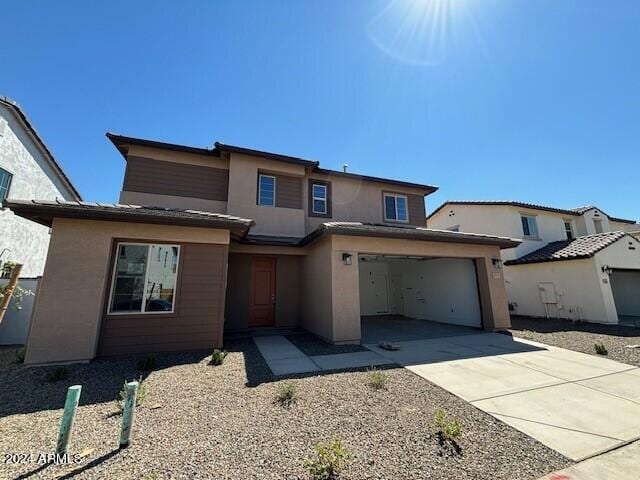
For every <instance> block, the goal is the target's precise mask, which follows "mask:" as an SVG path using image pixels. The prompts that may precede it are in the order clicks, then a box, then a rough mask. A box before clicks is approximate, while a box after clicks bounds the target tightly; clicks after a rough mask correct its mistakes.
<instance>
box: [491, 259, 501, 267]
mask: <svg viewBox="0 0 640 480" xmlns="http://www.w3.org/2000/svg"><path fill="white" fill-rule="evenodd" d="M491 263H493V266H494V267H496V268H497V269H501V268H502V259H501V258H492V259H491Z"/></svg>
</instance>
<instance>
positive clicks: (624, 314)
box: [609, 269, 640, 326]
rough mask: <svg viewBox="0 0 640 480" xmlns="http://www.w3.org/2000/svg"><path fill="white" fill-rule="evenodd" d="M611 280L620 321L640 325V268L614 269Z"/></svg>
mask: <svg viewBox="0 0 640 480" xmlns="http://www.w3.org/2000/svg"><path fill="white" fill-rule="evenodd" d="M609 281H610V283H611V291H612V292H613V299H614V301H615V304H616V311H617V312H618V323H619V324H620V325H631V326H640V270H625V269H614V270H613V272H612V273H611V275H610V276H609Z"/></svg>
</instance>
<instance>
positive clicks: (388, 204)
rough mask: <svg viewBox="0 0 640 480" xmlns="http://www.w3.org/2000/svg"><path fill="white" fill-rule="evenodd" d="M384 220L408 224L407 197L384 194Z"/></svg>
mask: <svg viewBox="0 0 640 480" xmlns="http://www.w3.org/2000/svg"><path fill="white" fill-rule="evenodd" d="M384 219H385V220H386V221H390V222H408V221H409V212H408V211H407V197H406V195H399V194H395V193H385V194H384Z"/></svg>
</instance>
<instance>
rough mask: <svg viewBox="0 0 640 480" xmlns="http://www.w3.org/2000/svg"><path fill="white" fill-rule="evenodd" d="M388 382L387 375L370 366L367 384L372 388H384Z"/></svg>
mask: <svg viewBox="0 0 640 480" xmlns="http://www.w3.org/2000/svg"><path fill="white" fill-rule="evenodd" d="M388 383H389V375H388V374H386V373H384V372H382V371H380V370H378V369H377V368H371V369H370V370H369V374H368V380H367V385H369V386H370V387H371V388H373V389H374V390H386V389H387V384H388Z"/></svg>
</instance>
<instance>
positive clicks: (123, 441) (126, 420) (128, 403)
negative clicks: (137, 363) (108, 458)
mask: <svg viewBox="0 0 640 480" xmlns="http://www.w3.org/2000/svg"><path fill="white" fill-rule="evenodd" d="M137 396H138V382H129V383H127V398H126V400H125V402H124V410H123V412H122V430H121V431H120V448H127V447H128V446H129V445H131V430H132V429H133V419H134V417H135V413H136V397H137Z"/></svg>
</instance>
